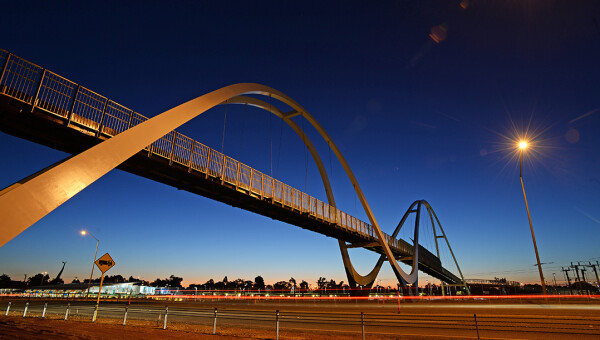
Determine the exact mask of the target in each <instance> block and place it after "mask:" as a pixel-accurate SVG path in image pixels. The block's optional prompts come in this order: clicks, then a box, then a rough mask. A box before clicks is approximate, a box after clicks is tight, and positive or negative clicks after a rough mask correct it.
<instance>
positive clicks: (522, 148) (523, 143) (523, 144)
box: [519, 141, 527, 150]
mask: <svg viewBox="0 0 600 340" xmlns="http://www.w3.org/2000/svg"><path fill="white" fill-rule="evenodd" d="M519 148H520V149H521V150H525V149H527V142H525V141H521V142H520V143H519Z"/></svg>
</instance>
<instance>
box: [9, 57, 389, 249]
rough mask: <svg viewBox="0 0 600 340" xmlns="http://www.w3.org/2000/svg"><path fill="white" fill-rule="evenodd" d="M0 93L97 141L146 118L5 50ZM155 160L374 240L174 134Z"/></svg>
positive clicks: (155, 149)
mask: <svg viewBox="0 0 600 340" xmlns="http://www.w3.org/2000/svg"><path fill="white" fill-rule="evenodd" d="M0 65H1V67H2V71H1V73H0V94H2V95H5V96H8V97H11V98H14V99H16V100H19V101H22V102H24V103H27V104H30V105H31V106H32V110H34V109H38V110H41V111H43V112H46V113H48V114H51V115H54V116H57V117H60V118H63V119H65V120H66V122H67V125H68V126H73V127H77V128H80V129H81V128H83V129H85V130H88V131H90V132H91V133H94V134H95V135H96V136H98V137H102V138H110V137H112V136H115V135H117V134H119V133H121V132H123V131H125V130H127V129H129V128H131V127H133V126H135V125H137V124H140V123H142V122H144V121H146V120H148V118H147V117H145V116H143V115H141V114H139V113H136V112H134V111H133V110H131V109H129V108H127V107H125V106H123V105H120V104H118V103H116V102H114V101H112V100H110V99H108V98H106V97H104V96H102V95H100V94H97V93H95V92H94V91H92V90H90V89H87V88H85V87H83V86H81V85H79V84H76V83H74V82H72V81H70V80H68V79H66V78H64V77H62V76H60V75H58V74H56V73H54V72H52V71H49V70H46V69H44V68H42V67H40V66H37V65H35V64H33V63H31V62H29V61H27V60H25V59H22V58H20V57H18V56H16V55H14V54H11V53H8V52H7V51H5V50H0ZM146 150H148V152H149V153H150V154H152V155H156V156H159V157H163V158H166V159H168V160H169V162H170V164H172V163H176V164H180V165H183V166H186V167H188V169H190V170H193V171H197V172H200V173H202V174H205V175H207V176H211V177H213V178H217V179H220V180H221V182H222V183H227V184H228V185H232V186H235V187H236V189H238V190H244V191H246V193H247V194H248V195H251V196H255V197H258V198H268V199H273V202H276V203H278V204H281V205H283V206H285V207H288V208H291V209H293V210H297V211H298V212H300V213H305V214H308V215H309V216H311V217H313V218H316V219H318V220H322V221H326V222H328V223H331V224H333V225H335V226H337V227H339V228H342V229H344V230H348V231H351V232H354V233H357V234H359V235H360V236H361V237H363V238H365V239H367V240H373V241H374V240H376V235H375V233H374V230H373V228H372V227H371V225H369V224H368V223H365V222H363V221H361V220H359V219H357V218H356V217H353V216H351V215H349V214H346V213H345V212H343V211H340V210H339V209H337V208H335V207H332V206H330V205H329V204H327V203H325V202H322V201H320V200H318V199H316V198H314V197H312V196H310V195H308V194H306V193H304V192H302V191H300V190H297V189H295V188H293V187H291V186H289V185H287V184H285V183H283V182H281V181H279V180H277V179H274V178H272V177H270V176H268V175H265V174H264V173H261V172H260V171H258V170H256V169H253V168H252V167H250V166H248V165H246V164H243V163H241V162H239V161H237V160H235V159H233V158H231V157H228V156H226V155H224V154H222V153H220V152H218V151H216V150H214V149H211V148H210V147H208V146H206V145H204V144H202V143H199V142H197V141H195V140H194V139H192V138H190V137H187V136H184V135H182V134H180V133H178V132H177V131H171V132H169V133H168V134H166V135H165V136H163V137H161V138H159V139H158V140H156V141H155V142H154V143H152V144H151V145H149V146H147V147H146ZM384 237H385V238H386V240H387V242H388V244H389V245H390V247H392V248H396V249H398V248H399V247H400V242H399V241H398V240H397V239H395V238H392V237H391V236H389V235H387V234H384Z"/></svg>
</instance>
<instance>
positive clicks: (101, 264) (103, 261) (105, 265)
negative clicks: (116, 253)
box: [95, 253, 115, 274]
mask: <svg viewBox="0 0 600 340" xmlns="http://www.w3.org/2000/svg"><path fill="white" fill-rule="evenodd" d="M95 263H96V266H98V268H99V269H100V271H102V274H104V273H106V271H107V270H109V269H110V268H112V267H113V266H114V265H115V261H114V260H113V259H112V257H110V255H108V253H106V254H104V255H102V257H101V258H99V259H98V260H96V262H95Z"/></svg>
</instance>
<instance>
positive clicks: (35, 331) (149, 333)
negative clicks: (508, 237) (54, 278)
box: [0, 315, 417, 340]
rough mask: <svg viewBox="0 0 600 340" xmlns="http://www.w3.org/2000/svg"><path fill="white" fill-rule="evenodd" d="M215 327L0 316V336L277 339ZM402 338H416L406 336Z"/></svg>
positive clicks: (296, 337)
mask: <svg viewBox="0 0 600 340" xmlns="http://www.w3.org/2000/svg"><path fill="white" fill-rule="evenodd" d="M211 333H212V329H210V327H206V326H199V325H193V326H190V325H186V324H173V325H169V328H168V329H166V330H163V329H161V328H159V327H158V326H157V325H156V324H155V323H154V324H152V323H151V322H144V321H138V322H135V321H131V322H128V324H127V326H123V325H121V324H119V321H117V320H98V321H97V322H96V323H91V322H90V321H89V320H86V321H83V320H80V321H77V320H68V321H64V320H57V319H42V318H35V317H33V318H32V317H27V318H23V317H20V316H4V315H2V316H1V317H0V339H2V340H4V339H11V340H12V339H39V340H42V339H43V340H48V339H68V340H74V339H91V340H100V339H128V340H129V339H150V340H154V339H156V340H158V339H192V340H196V339H218V340H228V339H235V340H241V339H253V340H255V339H274V338H275V334H274V332H273V331H267V330H264V331H263V330H256V329H221V330H219V331H218V334H217V335H212V334H211ZM279 338H280V339H282V340H302V339H323V340H334V339H336V340H337V339H340V340H350V339H359V338H360V336H344V335H341V334H331V333H329V334H326V333H319V332H311V333H310V334H307V333H302V332H294V333H292V332H285V333H284V332H282V334H280V337H279ZM402 339H417V338H414V337H409V338H406V337H403V338H402Z"/></svg>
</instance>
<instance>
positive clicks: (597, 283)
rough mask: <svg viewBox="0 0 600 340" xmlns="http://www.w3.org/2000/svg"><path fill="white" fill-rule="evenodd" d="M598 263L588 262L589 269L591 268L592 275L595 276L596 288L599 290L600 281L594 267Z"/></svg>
mask: <svg viewBox="0 0 600 340" xmlns="http://www.w3.org/2000/svg"><path fill="white" fill-rule="evenodd" d="M598 265H599V263H598V261H596V263H595V264H594V263H591V262H590V267H592V269H594V274H596V288H597V289H599V290H600V288H599V287H598V286H600V279H599V278H598V270H597V269H596V267H598Z"/></svg>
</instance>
